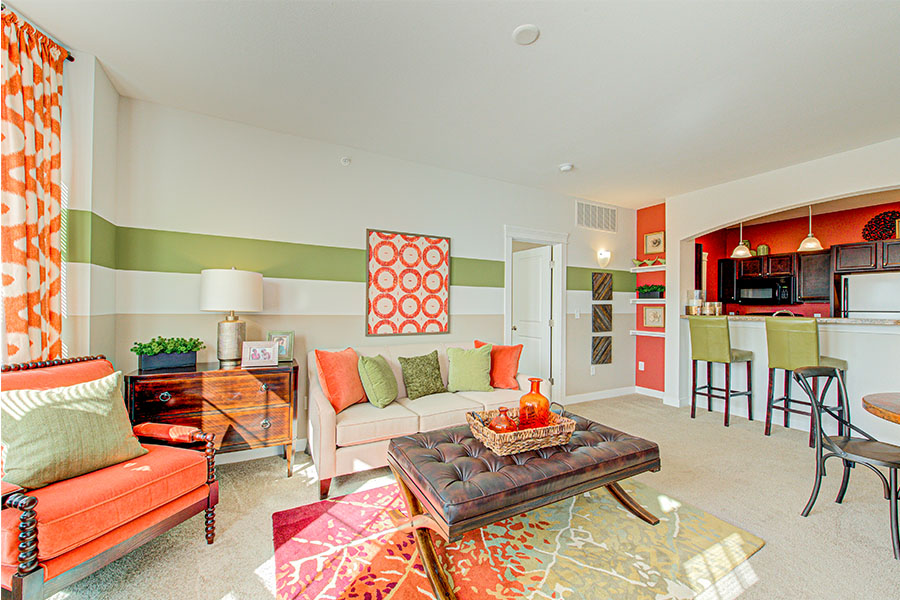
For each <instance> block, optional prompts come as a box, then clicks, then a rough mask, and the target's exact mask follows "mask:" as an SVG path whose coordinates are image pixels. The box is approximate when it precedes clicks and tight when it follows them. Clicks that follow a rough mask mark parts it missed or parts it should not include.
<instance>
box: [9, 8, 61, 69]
mask: <svg viewBox="0 0 900 600" xmlns="http://www.w3.org/2000/svg"><path fill="white" fill-rule="evenodd" d="M0 9H3V10H7V7H6V5H5V4H0ZM32 27H33V26H32ZM35 29H37V28H35ZM41 34H42V35H47V34H46V33H44V32H41ZM47 37H48V38H50V36H49V35H47ZM50 39H53V38H50ZM54 43H55V44H56V45H57V46H59V47H60V48H61V49H62V50H65V51H66V60H67V61H69V62H75V57H74V56H73V55H72V53H71V52H69V51H68V50H66V49H65V48H63V47H62V45H60V44H59V43H57V42H56V41H54Z"/></svg>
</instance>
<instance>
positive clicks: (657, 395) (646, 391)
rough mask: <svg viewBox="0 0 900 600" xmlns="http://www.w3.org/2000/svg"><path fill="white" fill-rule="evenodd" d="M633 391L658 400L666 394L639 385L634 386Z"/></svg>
mask: <svg viewBox="0 0 900 600" xmlns="http://www.w3.org/2000/svg"><path fill="white" fill-rule="evenodd" d="M634 393H635V394H641V395H642V396H650V397H651V398H659V399H660V400H662V399H663V398H665V396H666V393H665V392H663V391H660V390H654V389H652V388H646V387H641V386H639V385H636V386H634Z"/></svg>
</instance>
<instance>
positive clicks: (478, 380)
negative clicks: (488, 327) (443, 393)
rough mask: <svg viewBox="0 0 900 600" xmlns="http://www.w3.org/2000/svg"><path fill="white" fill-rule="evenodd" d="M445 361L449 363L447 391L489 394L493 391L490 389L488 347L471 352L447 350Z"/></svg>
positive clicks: (458, 349) (454, 349) (457, 349)
mask: <svg viewBox="0 0 900 600" xmlns="http://www.w3.org/2000/svg"><path fill="white" fill-rule="evenodd" d="M447 360H448V361H449V362H450V379H449V382H448V383H447V391H450V392H461V391H464V390H472V391H476V392H490V391H492V390H493V389H494V388H492V387H491V347H490V346H484V347H482V348H476V349H473V350H463V349H462V348H447Z"/></svg>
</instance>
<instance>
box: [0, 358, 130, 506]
mask: <svg viewBox="0 0 900 600" xmlns="http://www.w3.org/2000/svg"><path fill="white" fill-rule="evenodd" d="M121 375H122V373H121V372H116V373H113V374H112V375H107V376H106V377H102V378H100V379H95V380H94V381H86V382H84V383H79V384H76V385H70V386H67V387H59V388H52V389H48V390H9V391H3V392H0V413H2V416H3V431H2V436H3V441H2V443H3V446H4V447H5V448H6V461H5V462H4V465H3V467H4V470H5V472H6V474H5V475H4V476H3V481H6V482H9V483H13V484H15V485H19V486H22V487H23V488H29V489H31V488H40V487H44V486H45V485H49V484H51V483H53V482H54V481H60V480H63V479H69V478H71V477H77V476H79V475H84V474H85V473H90V472H91V471H96V470H98V469H102V468H104V467H108V466H110V465H115V464H118V463H120V462H124V461H126V460H131V459H132V458H136V457H138V456H141V455H142V454H146V453H147V450H146V449H145V448H143V447H142V446H141V445H140V443H138V440H137V438H136V437H135V436H134V434H133V433H132V431H131V423H130V422H129V421H128V413H127V412H126V411H125V401H124V400H123V399H122V391H121V388H120V386H119V381H120V378H121Z"/></svg>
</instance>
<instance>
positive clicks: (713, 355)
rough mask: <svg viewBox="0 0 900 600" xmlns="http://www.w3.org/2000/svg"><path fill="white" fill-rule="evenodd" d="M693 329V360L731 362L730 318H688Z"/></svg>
mask: <svg viewBox="0 0 900 600" xmlns="http://www.w3.org/2000/svg"><path fill="white" fill-rule="evenodd" d="M688 324H689V325H690V329H691V360H705V361H709V362H720V363H730V362H731V333H730V332H729V330H728V317H695V316H691V317H688Z"/></svg>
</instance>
